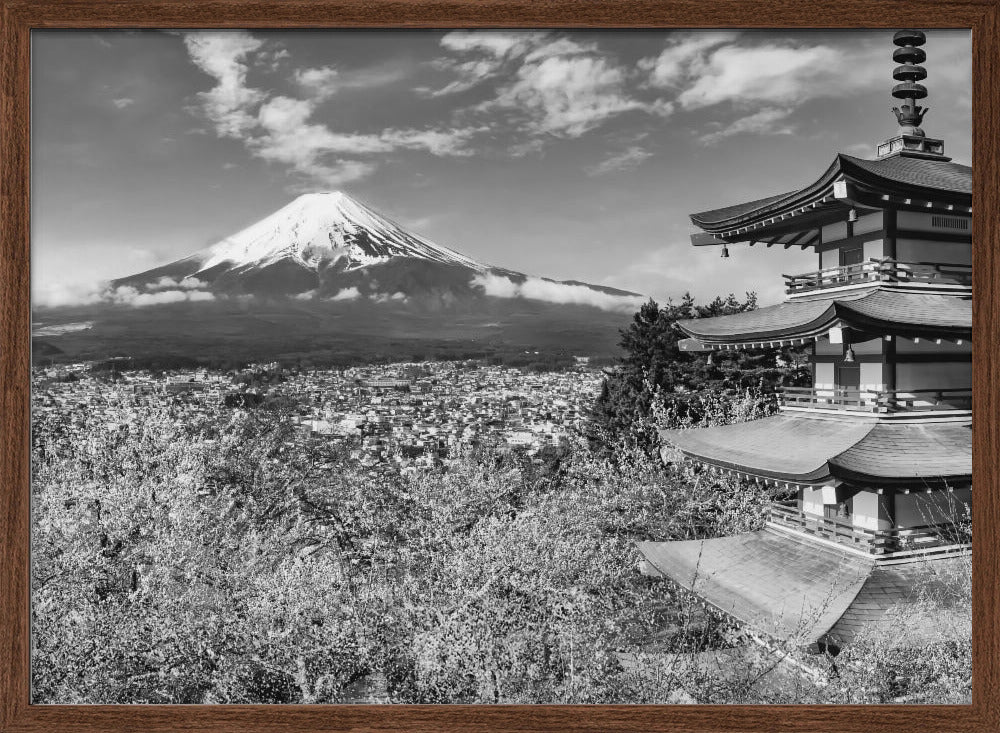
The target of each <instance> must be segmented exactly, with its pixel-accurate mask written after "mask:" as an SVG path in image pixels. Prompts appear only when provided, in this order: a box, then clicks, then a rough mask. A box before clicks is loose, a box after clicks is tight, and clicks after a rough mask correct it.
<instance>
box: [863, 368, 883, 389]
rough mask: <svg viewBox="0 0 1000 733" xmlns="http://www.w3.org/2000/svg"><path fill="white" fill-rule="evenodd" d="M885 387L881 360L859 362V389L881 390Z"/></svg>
mask: <svg viewBox="0 0 1000 733" xmlns="http://www.w3.org/2000/svg"><path fill="white" fill-rule="evenodd" d="M884 388H885V376H884V374H883V372H882V362H880V361H874V362H862V363H861V389H869V390H873V391H881V390H882V389H884Z"/></svg>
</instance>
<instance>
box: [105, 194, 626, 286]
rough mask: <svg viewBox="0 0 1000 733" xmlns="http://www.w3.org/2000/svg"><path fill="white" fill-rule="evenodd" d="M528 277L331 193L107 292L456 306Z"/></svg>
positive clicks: (308, 198) (298, 202)
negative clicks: (125, 290) (172, 292)
mask: <svg viewBox="0 0 1000 733" xmlns="http://www.w3.org/2000/svg"><path fill="white" fill-rule="evenodd" d="M497 278H501V280H500V281H499V282H500V286H499V287H497ZM528 280H529V277H528V276H527V275H524V274H522V273H518V272H514V271H512V270H507V269H503V268H499V267H493V266H490V265H486V264H483V263H481V262H477V261H476V260H474V259H472V258H470V257H467V256H466V255H464V254H461V253H460V252H456V251H455V250H452V249H449V248H447V247H442V246H441V245H438V244H435V243H434V242H431V241H430V240H428V239H425V238H424V237H421V236H419V235H416V234H413V233H411V232H409V231H407V230H405V229H403V228H402V227H401V226H399V225H398V224H396V223H395V222H393V221H392V220H390V219H388V218H386V217H384V216H382V215H381V214H379V213H378V212H376V211H374V210H373V209H371V208H369V207H367V206H365V205H364V204H362V203H359V202H358V201H356V200H354V199H352V198H351V197H350V196H348V195H347V194H345V193H343V192H340V191H334V192H328V193H310V194H304V195H302V196H299V197H298V198H297V199H295V200H294V201H292V202H291V203H289V204H288V205H287V206H285V207H283V208H281V209H279V210H278V211H276V212H275V213H273V214H271V215H270V216H267V217H265V218H264V219H261V220H260V221H258V222H257V223H255V224H252V225H251V226H249V227H247V228H246V229H243V230H241V231H239V232H237V233H236V234H234V235H232V236H230V237H226V238H225V239H223V240H221V241H219V242H217V243H215V244H213V245H211V246H210V247H208V248H207V249H205V250H202V251H201V252H198V253H195V254H193V255H191V256H189V257H185V258H184V259H181V260H177V261H175V262H172V263H170V264H167V265H163V266H161V267H157V268H154V269H152V270H148V271H146V272H141V273H138V274H136V275H131V276H129V277H125V278H121V279H119V280H115V281H114V282H113V283H112V287H113V288H122V287H127V288H133V289H135V290H137V291H139V292H142V293H157V292H162V291H164V290H171V289H175V288H180V289H181V290H185V289H187V290H207V291H209V292H212V293H217V294H218V293H222V294H253V295H265V296H278V295H285V296H289V295H298V296H301V295H303V294H309V295H310V296H312V297H326V298H332V297H338V295H339V296H340V297H346V296H345V294H346V295H349V296H360V297H371V298H389V297H396V298H403V297H405V298H415V299H421V298H430V299H432V300H435V301H438V300H440V299H442V298H444V299H445V300H448V299H451V300H460V301H464V300H466V299H469V298H482V297H486V296H496V295H498V294H499V293H508V297H515V294H517V295H518V296H519V297H528V296H526V295H525V294H523V293H520V291H519V290H518V288H520V286H522V285H524V284H525V283H526V282H527V281H528ZM536 280H538V282H546V283H551V284H555V285H562V286H565V287H571V288H580V289H583V290H589V291H592V292H593V293H600V294H603V295H604V296H611V297H615V296H622V297H626V298H629V297H635V294H634V293H628V292H626V291H620V290H615V289H613V288H606V287H601V286H593V285H588V284H586V283H580V282H576V281H570V282H565V283H561V282H559V281H555V280H548V279H545V280H542V279H536ZM535 291H536V292H541V291H540V290H539V289H538V288H536V289H535ZM558 302H565V300H560V301H558Z"/></svg>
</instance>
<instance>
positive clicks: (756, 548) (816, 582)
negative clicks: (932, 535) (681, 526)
mask: <svg viewBox="0 0 1000 733" xmlns="http://www.w3.org/2000/svg"><path fill="white" fill-rule="evenodd" d="M638 549H639V552H640V553H641V554H642V556H643V557H644V558H645V559H646V561H647V562H648V563H649V565H651V566H652V568H653V569H655V570H656V571H657V572H658V573H659V574H660V575H662V576H663V577H666V578H669V579H671V580H673V581H674V582H675V583H677V584H678V585H680V586H681V587H683V588H685V589H687V590H689V591H691V592H693V593H695V594H696V595H698V596H699V597H701V598H704V599H705V600H706V601H708V602H709V603H710V604H712V605H713V606H715V607H716V608H718V609H719V610H720V611H723V612H725V613H727V614H729V615H731V616H733V617H734V618H736V619H737V620H739V621H742V622H743V623H745V624H748V625H750V626H752V627H753V628H755V629H757V630H758V631H762V632H764V633H765V634H768V635H769V636H772V637H774V638H778V639H790V640H795V641H796V642H798V643H799V644H801V645H802V646H808V645H810V644H812V643H814V642H816V641H818V640H820V639H822V638H823V637H824V636H825V635H826V633H827V632H828V631H829V630H830V629H831V628H832V627H833V626H834V624H836V623H837V620H838V619H839V618H840V617H841V616H843V615H844V613H845V612H846V611H847V610H848V608H850V605H851V602H852V601H853V600H854V598H855V596H857V594H858V591H859V590H861V588H862V586H863V585H864V583H865V581H866V580H867V579H868V576H869V574H870V573H871V571H872V569H873V567H874V565H875V563H874V561H871V560H867V559H865V558H863V557H859V556H856V555H851V554H848V553H845V552H840V551H838V550H836V549H832V548H831V549H828V548H826V547H824V546H822V545H819V544H816V543H811V542H808V541H799V540H797V539H795V538H792V537H789V536H788V535H784V534H779V533H775V532H769V531H759V532H751V533H749V534H741V535H733V536H730V537H718V538H715V539H710V540H687V541H680V542H640V543H638Z"/></svg>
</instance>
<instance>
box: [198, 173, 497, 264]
mask: <svg viewBox="0 0 1000 733" xmlns="http://www.w3.org/2000/svg"><path fill="white" fill-rule="evenodd" d="M196 257H198V256H197V255H196ZM390 257H417V258H420V259H427V260H433V261H434V262H441V263H454V264H460V265H465V266H466V267H471V268H473V269H477V270H485V269H487V268H485V267H484V266H483V265H480V264H479V263H477V262H476V261H475V260H472V259H470V258H469V257H466V256H465V255H462V254H459V253H458V252H455V251H453V250H450V249H448V248H446V247H441V246H440V245H437V244H435V243H434V242H431V241H430V240H427V239H424V238H423V237H420V236H417V235H415V234H411V233H409V232H407V231H406V230H405V229H403V228H402V227H401V226H399V225H398V224H396V223H395V222H393V221H391V220H390V219H387V218H386V217H384V216H382V215H381V214H379V213H377V212H375V211H374V210H372V209H370V208H369V207H367V206H365V205H364V204H362V203H360V202H358V201H355V200H354V199H352V198H351V197H350V196H348V195H347V194H346V193H344V192H342V191H330V192H323V193H307V194H303V195H301V196H299V197H298V198H297V199H295V200H294V201H292V202H291V203H289V204H288V205H287V206H284V207H282V208H281V209H279V210H278V211H276V212H274V213H273V214H271V215H270V216H267V217H265V218H263V219H261V220H260V221H258V222H257V223H256V224H251V225H250V226H249V227H247V228H246V229H243V230H242V231H240V232H237V233H236V234H234V235H232V236H230V237H226V238H225V239H223V240H222V241H220V242H217V243H216V244H213V245H212V246H211V247H209V248H208V249H207V250H206V251H204V252H203V253H201V254H200V257H199V259H200V267H199V268H198V270H197V272H198V273H200V272H204V271H206V270H211V269H212V268H216V267H219V266H224V267H226V269H237V268H244V267H266V266H268V265H271V264H274V263H275V262H277V261H278V260H282V259H286V258H287V259H291V260H292V261H294V262H296V263H298V264H301V265H303V266H305V267H308V268H311V269H316V268H317V267H321V266H323V265H329V264H333V263H334V262H337V261H342V262H343V265H345V266H346V267H345V268H344V269H352V268H354V267H364V266H366V265H371V264H374V263H375V262H381V261H384V260H387V259H389V258H390ZM195 274H196V275H197V273H195Z"/></svg>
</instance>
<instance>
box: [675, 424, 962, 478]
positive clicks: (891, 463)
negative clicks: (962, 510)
mask: <svg viewBox="0 0 1000 733" xmlns="http://www.w3.org/2000/svg"><path fill="white" fill-rule="evenodd" d="M660 438H661V439H662V440H663V441H665V442H667V443H669V444H671V445H673V446H674V447H676V448H677V449H679V450H680V451H681V452H682V453H683V454H684V455H686V456H687V457H689V458H692V459H694V460H697V461H700V462H702V463H706V464H708V465H712V466H717V467H719V468H723V469H726V470H731V471H738V472H740V473H746V474H750V475H753V476H760V477H761V478H765V479H771V480H774V481H782V482H789V483H797V484H814V485H815V484H822V483H828V482H830V481H833V480H842V481H847V482H849V483H851V484H859V485H878V486H884V485H886V484H890V483H895V484H904V485H905V484H910V485H913V484H917V485H919V486H921V487H923V488H926V487H931V486H944V485H954V484H962V483H967V482H968V481H969V480H970V479H971V477H972V430H971V423H970V422H969V421H962V422H945V421H933V420H930V419H927V420H921V421H919V422H916V421H914V422H902V421H899V422H897V421H879V420H877V419H873V418H867V417H866V418H859V417H856V416H848V415H826V414H816V413H804V412H794V413H780V414H778V415H772V416H770V417H765V418H762V419H760V420H752V421H750V422H743V423H735V424H732V425H720V426H716V427H710V428H691V429H686V430H663V431H661V432H660Z"/></svg>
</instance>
